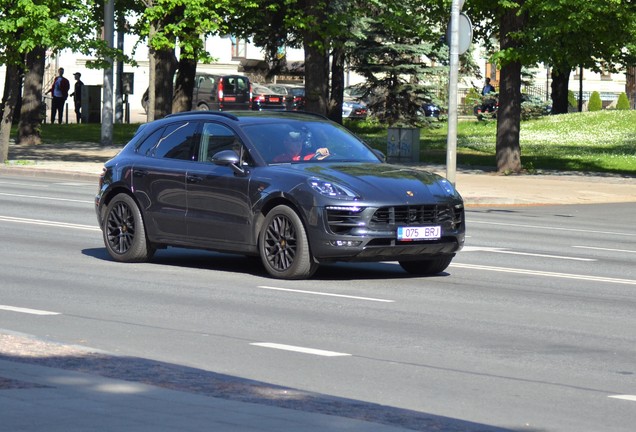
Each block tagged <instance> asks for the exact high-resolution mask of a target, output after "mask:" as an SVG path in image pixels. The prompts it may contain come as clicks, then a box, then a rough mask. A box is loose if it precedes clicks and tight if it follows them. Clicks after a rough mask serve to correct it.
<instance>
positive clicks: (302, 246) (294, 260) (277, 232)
mask: <svg viewBox="0 0 636 432" xmlns="http://www.w3.org/2000/svg"><path fill="white" fill-rule="evenodd" d="M258 240H259V242H258V243H259V246H258V247H259V252H260V255H261V261H262V262H263V265H264V266H265V269H266V270H267V272H268V273H269V274H270V275H272V276H273V277H276V278H280V279H306V278H309V277H311V276H312V275H313V274H314V273H315V272H316V270H317V268H318V264H316V263H315V262H314V260H313V257H312V256H311V252H310V250H309V241H308V240H307V233H306V232H305V227H304V226H303V223H302V221H301V220H300V217H299V216H298V215H297V214H296V212H295V211H294V210H292V209H291V208H289V207H287V206H286V205H279V206H277V207H274V208H273V209H272V210H271V211H270V212H269V213H268V214H267V216H266V217H265V221H264V223H263V228H262V229H261V232H260V234H259V237H258Z"/></svg>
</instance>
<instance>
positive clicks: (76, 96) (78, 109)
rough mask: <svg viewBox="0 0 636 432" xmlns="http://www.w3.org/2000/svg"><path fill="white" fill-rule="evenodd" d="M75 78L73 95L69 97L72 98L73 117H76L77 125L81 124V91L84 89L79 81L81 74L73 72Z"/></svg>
mask: <svg viewBox="0 0 636 432" xmlns="http://www.w3.org/2000/svg"><path fill="white" fill-rule="evenodd" d="M73 76H74V77H75V87H74V88H73V93H71V94H70V95H69V96H72V97H73V102H74V103H75V117H77V123H81V122H82V90H83V88H84V83H83V82H82V80H81V79H80V77H81V76H82V74H81V73H79V72H75V73H74V74H73Z"/></svg>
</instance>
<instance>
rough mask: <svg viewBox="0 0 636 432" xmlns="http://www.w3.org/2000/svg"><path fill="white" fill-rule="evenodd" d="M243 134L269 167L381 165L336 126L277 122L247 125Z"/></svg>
mask: <svg viewBox="0 0 636 432" xmlns="http://www.w3.org/2000/svg"><path fill="white" fill-rule="evenodd" d="M243 131H244V132H245V134H246V135H247V136H248V138H249V140H250V141H251V143H252V144H253V146H254V147H255V149H256V150H257V151H258V152H259V153H260V154H261V156H262V157H263V159H265V161H267V163H268V164H277V163H298V162H316V163H318V162H321V161H323V160H325V161H329V162H332V161H333V162H344V161H346V162H376V163H378V162H380V159H379V158H378V157H377V156H376V155H375V153H374V152H373V151H372V150H371V149H370V148H369V147H367V146H366V145H365V144H364V143H363V142H362V141H360V140H359V139H358V138H357V137H356V136H355V135H353V134H351V133H350V132H349V131H347V130H346V129H345V128H343V127H341V126H339V125H336V124H335V123H328V122H324V121H306V120H291V119H290V120H288V119H284V120H280V119H277V120H275V121H273V122H272V123H266V124H252V125H246V126H244V127H243Z"/></svg>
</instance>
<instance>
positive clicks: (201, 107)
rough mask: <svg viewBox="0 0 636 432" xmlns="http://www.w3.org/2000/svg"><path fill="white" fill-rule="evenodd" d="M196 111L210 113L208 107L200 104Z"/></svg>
mask: <svg viewBox="0 0 636 432" xmlns="http://www.w3.org/2000/svg"><path fill="white" fill-rule="evenodd" d="M197 111H210V107H209V106H207V105H206V104H205V103H202V104H199V105H198V106H197Z"/></svg>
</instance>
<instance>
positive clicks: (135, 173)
mask: <svg viewBox="0 0 636 432" xmlns="http://www.w3.org/2000/svg"><path fill="white" fill-rule="evenodd" d="M147 175H148V171H146V170H140V169H136V170H133V176H134V177H144V176H147Z"/></svg>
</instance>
